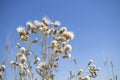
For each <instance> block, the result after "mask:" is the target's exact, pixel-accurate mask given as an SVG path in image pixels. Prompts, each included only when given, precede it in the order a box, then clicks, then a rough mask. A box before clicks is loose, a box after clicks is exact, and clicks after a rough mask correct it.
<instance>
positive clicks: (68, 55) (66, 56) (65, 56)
mask: <svg viewBox="0 0 120 80" xmlns="http://www.w3.org/2000/svg"><path fill="white" fill-rule="evenodd" d="M63 58H71V54H67V55H64V56H63Z"/></svg>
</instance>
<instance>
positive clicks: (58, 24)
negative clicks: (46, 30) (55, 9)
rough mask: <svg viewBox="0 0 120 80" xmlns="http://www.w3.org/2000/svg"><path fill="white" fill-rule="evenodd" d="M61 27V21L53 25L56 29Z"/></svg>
mask: <svg viewBox="0 0 120 80" xmlns="http://www.w3.org/2000/svg"><path fill="white" fill-rule="evenodd" d="M60 25H61V23H60V22H59V21H55V22H54V23H53V26H54V27H58V26H60Z"/></svg>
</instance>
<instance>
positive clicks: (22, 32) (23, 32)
mask: <svg viewBox="0 0 120 80" xmlns="http://www.w3.org/2000/svg"><path fill="white" fill-rule="evenodd" d="M17 32H18V33H19V34H21V35H25V34H26V31H25V28H24V27H18V28H17Z"/></svg>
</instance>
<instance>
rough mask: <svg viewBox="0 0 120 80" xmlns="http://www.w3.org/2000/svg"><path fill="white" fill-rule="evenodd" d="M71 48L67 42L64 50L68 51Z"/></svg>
mask: <svg viewBox="0 0 120 80" xmlns="http://www.w3.org/2000/svg"><path fill="white" fill-rule="evenodd" d="M71 50H72V46H71V45H70V44H67V45H66V46H65V52H69V51H71Z"/></svg>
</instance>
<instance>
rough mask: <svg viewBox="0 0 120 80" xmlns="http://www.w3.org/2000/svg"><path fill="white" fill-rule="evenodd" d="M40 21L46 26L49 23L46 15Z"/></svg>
mask: <svg viewBox="0 0 120 80" xmlns="http://www.w3.org/2000/svg"><path fill="white" fill-rule="evenodd" d="M42 21H43V23H44V24H45V25H46V26H47V25H48V24H50V23H51V21H50V19H48V18H47V17H44V18H43V19H42Z"/></svg>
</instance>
